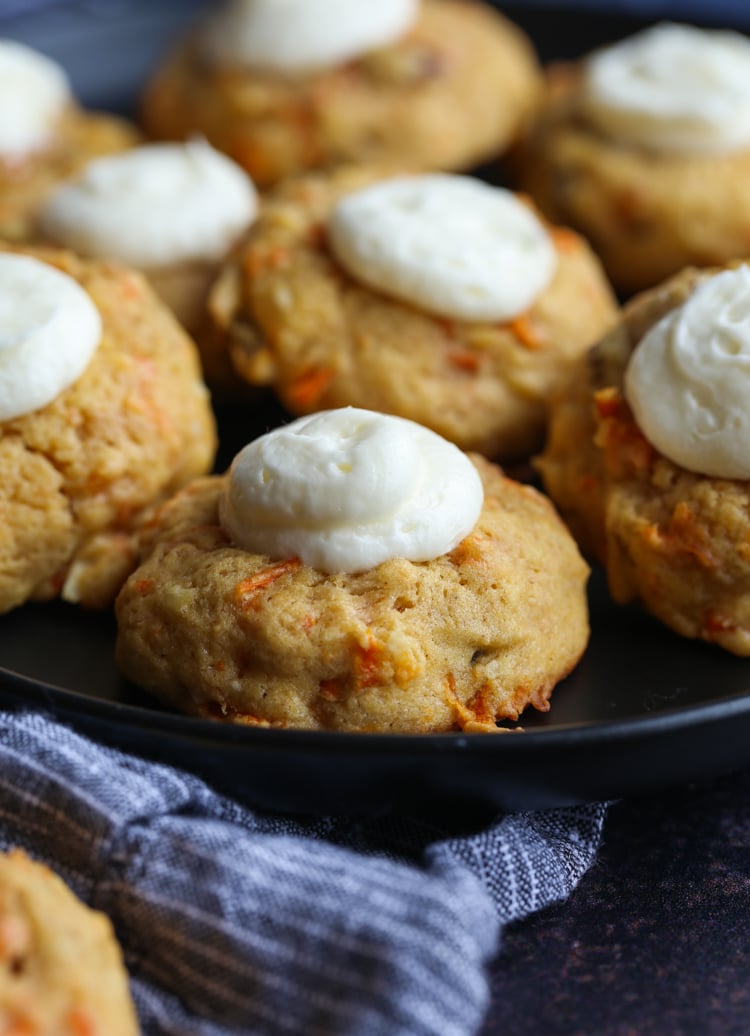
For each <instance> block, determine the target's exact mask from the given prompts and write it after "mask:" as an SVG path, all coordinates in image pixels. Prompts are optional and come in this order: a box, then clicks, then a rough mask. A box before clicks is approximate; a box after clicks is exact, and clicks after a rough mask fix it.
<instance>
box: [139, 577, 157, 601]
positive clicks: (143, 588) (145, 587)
mask: <svg viewBox="0 0 750 1036" xmlns="http://www.w3.org/2000/svg"><path fill="white" fill-rule="evenodd" d="M135 588H136V591H137V592H138V593H139V594H140V595H141V596H142V597H145V596H146V595H147V594H150V593H151V591H152V590H153V589H154V581H153V579H137V580H136V583H135Z"/></svg>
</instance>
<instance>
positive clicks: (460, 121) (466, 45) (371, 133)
mask: <svg viewBox="0 0 750 1036" xmlns="http://www.w3.org/2000/svg"><path fill="white" fill-rule="evenodd" d="M540 88H541V74H540V70H539V66H538V62H537V59H536V56H535V54H534V51H533V48H532V46H531V44H530V43H529V41H528V40H527V38H526V36H525V35H524V34H523V33H522V32H521V31H520V30H519V29H517V28H516V27H515V26H514V25H513V24H512V23H511V22H509V21H508V20H507V19H506V18H504V17H503V16H502V15H500V14H499V13H498V12H497V11H496V10H494V9H493V8H492V7H491V6H489V5H488V4H483V3H478V2H473V0H421V2H420V0H387V2H386V0H380V2H379V3H377V4H359V3H358V4H352V3H349V2H348V0H336V2H334V0H315V2H313V0H295V2H294V3H292V4H290V3H287V4H285V5H283V6H281V5H279V4H277V3H275V2H274V0H229V2H227V3H225V4H223V5H222V6H217V7H216V9H215V10H211V11H209V13H208V15H207V17H206V18H205V20H204V21H202V22H200V23H199V24H198V25H197V26H196V27H195V29H194V31H193V32H192V33H191V34H190V35H189V36H188V37H187V38H186V39H185V40H184V41H183V42H182V43H181V44H180V45H179V46H178V47H177V49H176V50H175V51H174V52H173V54H172V55H171V56H170V57H169V58H168V59H167V60H166V62H165V64H164V65H163V67H162V68H160V69H158V70H157V72H156V73H155V75H154V77H153V79H152V81H151V83H150V85H149V86H148V88H147V89H146V92H145V95H144V97H143V103H142V119H143V124H144V126H145V128H146V131H147V132H148V133H149V134H150V135H151V136H152V137H154V138H157V139H184V138H186V137H189V136H191V135H193V134H195V133H201V134H203V135H204V136H205V137H206V138H207V139H208V140H209V141H210V142H211V143H212V144H214V146H215V147H217V148H220V149H221V150H222V151H225V152H227V154H229V155H231V156H232V158H234V159H235V160H236V161H237V162H239V163H240V164H241V165H243V166H244V167H245V169H247V171H248V172H249V174H250V175H251V176H252V178H253V179H254V181H255V182H256V183H257V184H258V185H259V186H267V185H269V184H273V183H275V182H277V181H278V180H280V179H282V178H284V177H287V176H289V175H291V174H295V173H300V172H303V171H305V170H307V169H311V168H316V167H322V166H330V165H333V164H337V163H340V162H348V161H358V162H391V163H393V164H395V165H398V166H400V167H402V168H410V167H414V168H429V169H432V168H434V169H443V168H444V169H463V168H468V167H470V166H473V165H475V164H477V163H479V162H482V161H484V160H487V159H489V158H491V157H493V156H494V155H496V154H498V153H499V152H501V151H503V150H504V149H505V148H507V147H508V145H509V144H510V143H511V141H513V140H514V139H515V137H516V135H517V134H518V132H519V130H520V128H521V126H522V125H523V124H524V122H525V121H526V119H527V118H528V117H529V115H530V113H531V111H532V109H533V108H534V106H535V105H536V103H537V100H538V97H539V91H540Z"/></svg>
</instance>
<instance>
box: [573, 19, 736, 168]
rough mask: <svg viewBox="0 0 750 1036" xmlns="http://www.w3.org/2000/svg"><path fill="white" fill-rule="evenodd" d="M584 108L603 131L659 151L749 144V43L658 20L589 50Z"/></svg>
mask: <svg viewBox="0 0 750 1036" xmlns="http://www.w3.org/2000/svg"><path fill="white" fill-rule="evenodd" d="M584 69H585V70H584V82H583V86H584V89H583V100H584V108H585V111H586V114H587V117H588V118H589V120H590V121H591V122H592V123H593V124H594V125H595V126H596V127H597V128H598V129H600V130H601V131H602V132H603V133H605V134H606V135H607V136H610V137H612V138H614V139H617V140H621V141H623V142H625V143H627V144H631V145H635V146H636V147H644V148H647V149H650V150H655V151H663V152H670V151H674V152H694V153H696V154H701V153H721V152H731V151H736V150H741V149H743V148H746V147H748V146H750V39H747V38H746V37H745V36H742V35H740V34H739V33H736V32H731V31H727V30H708V29H698V28H693V27H691V26H688V25H675V24H673V23H669V22H667V23H662V24H660V25H656V26H654V27H653V28H650V29H647V30H645V31H643V32H641V33H637V34H636V35H635V36H631V37H629V38H628V39H626V40H623V41H621V42H620V43H616V44H614V45H613V46H611V47H608V48H606V49H604V50H601V51H597V52H595V53H594V54H593V55H592V56H591V57H590V58H589V59H588V61H587V62H586V63H585V66H584Z"/></svg>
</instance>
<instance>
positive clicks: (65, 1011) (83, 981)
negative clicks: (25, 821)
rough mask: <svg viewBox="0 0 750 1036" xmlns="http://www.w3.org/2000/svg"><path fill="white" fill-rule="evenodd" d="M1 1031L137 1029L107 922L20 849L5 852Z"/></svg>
mask: <svg viewBox="0 0 750 1036" xmlns="http://www.w3.org/2000/svg"><path fill="white" fill-rule="evenodd" d="M0 1031H1V1032H3V1033H6V1034H8V1036H11V1034H12V1036H16V1034H18V1036H21V1034H22V1033H23V1034H29V1036H31V1034H33V1036H84V1034H86V1036H98V1034H101V1036H137V1034H138V1033H139V1032H140V1028H139V1026H138V1020H137V1018H136V1013H135V1008H134V1006H133V1002H132V1000H131V997H130V991H129V988H128V976H127V973H126V971H125V966H124V964H123V960H122V953H121V951H120V947H119V946H118V944H117V941H116V939H115V934H114V931H113V929H112V925H111V923H110V921H109V919H108V918H107V917H105V915H104V914H101V913H98V912H97V911H94V910H90V909H89V908H88V907H86V906H85V905H84V904H83V903H82V902H80V900H78V899H77V898H76V897H75V896H74V894H73V893H72V892H71V891H70V889H69V888H68V887H67V885H65V884H64V882H63V881H62V880H61V879H60V878H59V877H58V876H57V875H56V874H55V873H54V872H53V871H51V870H50V869H49V868H48V867H45V866H44V865H43V864H40V863H35V862H33V861H32V860H31V859H29V857H28V856H26V854H25V853H23V852H21V851H19V850H14V851H12V852H9V853H3V854H0Z"/></svg>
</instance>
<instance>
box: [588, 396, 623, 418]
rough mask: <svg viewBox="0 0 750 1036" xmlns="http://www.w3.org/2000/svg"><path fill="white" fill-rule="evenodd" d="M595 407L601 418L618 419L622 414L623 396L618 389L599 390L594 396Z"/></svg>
mask: <svg viewBox="0 0 750 1036" xmlns="http://www.w3.org/2000/svg"><path fill="white" fill-rule="evenodd" d="M594 406H595V407H596V412H597V414H598V415H599V417H601V418H604V419H606V418H608V417H618V416H619V415H620V413H621V412H622V396H621V395H620V393H619V392H618V391H617V389H616V388H604V389H599V391H598V392H596V393H595V395H594Z"/></svg>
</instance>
